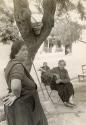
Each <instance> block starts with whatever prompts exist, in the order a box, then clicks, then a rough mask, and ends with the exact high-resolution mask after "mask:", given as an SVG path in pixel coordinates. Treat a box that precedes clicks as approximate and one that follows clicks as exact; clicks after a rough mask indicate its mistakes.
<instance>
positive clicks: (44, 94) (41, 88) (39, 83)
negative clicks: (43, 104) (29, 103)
mask: <svg viewBox="0 0 86 125" xmlns="http://www.w3.org/2000/svg"><path fill="white" fill-rule="evenodd" d="M31 62H32V65H33V68H34V71H35V73H36V77H37V80H38V82H39V85H40V88H41V90H42V93H43V96H44V98H45V94H44V91H43V88H42V85H41V83H40V80H39V77H38V74H37V71H36V68H35V65H34V63H33V61H32V59H31Z"/></svg>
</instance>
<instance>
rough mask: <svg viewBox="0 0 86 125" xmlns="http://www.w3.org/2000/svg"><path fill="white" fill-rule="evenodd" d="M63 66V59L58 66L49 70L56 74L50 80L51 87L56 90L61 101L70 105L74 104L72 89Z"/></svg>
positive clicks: (64, 64)
mask: <svg viewBox="0 0 86 125" xmlns="http://www.w3.org/2000/svg"><path fill="white" fill-rule="evenodd" d="M65 66H66V63H65V61H64V60H60V61H59V62H58V67H55V68H53V69H52V70H51V73H53V74H56V75H54V76H53V79H52V81H51V89H54V90H57V91H58V94H59V96H60V98H61V100H62V101H63V103H64V104H65V105H66V106H71V107H72V106H75V105H74V103H73V96H74V89H73V85H72V83H71V82H70V78H69V75H68V72H67V70H66V69H65Z"/></svg>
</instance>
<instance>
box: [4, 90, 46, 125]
mask: <svg viewBox="0 0 86 125" xmlns="http://www.w3.org/2000/svg"><path fill="white" fill-rule="evenodd" d="M5 113H6V118H7V122H8V125H48V122H47V119H46V116H45V114H44V111H43V109H42V106H41V104H40V101H39V96H38V93H37V92H35V93H34V95H33V96H28V95H27V96H22V97H20V98H19V99H17V100H16V101H15V102H14V103H13V105H12V106H10V107H7V106H5Z"/></svg>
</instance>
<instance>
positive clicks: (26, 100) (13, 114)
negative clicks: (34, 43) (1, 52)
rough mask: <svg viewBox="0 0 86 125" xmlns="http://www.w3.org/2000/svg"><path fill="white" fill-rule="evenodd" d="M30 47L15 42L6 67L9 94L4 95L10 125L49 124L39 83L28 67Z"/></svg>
mask: <svg viewBox="0 0 86 125" xmlns="http://www.w3.org/2000/svg"><path fill="white" fill-rule="evenodd" d="M27 57H28V48H27V46H26V45H25V44H24V43H23V42H21V41H20V42H18V41H17V42H14V43H13V45H12V48H11V54H10V61H9V63H8V64H7V66H6V68H5V78H6V81H7V85H8V90H9V92H8V95H7V96H5V97H3V102H4V105H5V112H6V118H7V122H8V125H47V124H48V122H47V119H46V116H45V114H44V111H43V108H42V106H41V103H40V100H39V96H38V92H37V85H36V83H35V81H34V80H33V78H32V76H31V75H30V74H29V72H28V71H27V69H26V66H25V62H26V61H27Z"/></svg>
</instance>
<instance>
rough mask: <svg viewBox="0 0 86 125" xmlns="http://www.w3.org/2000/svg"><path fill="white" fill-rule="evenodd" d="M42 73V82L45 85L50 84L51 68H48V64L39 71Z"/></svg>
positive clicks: (44, 64) (45, 63)
mask: <svg viewBox="0 0 86 125" xmlns="http://www.w3.org/2000/svg"><path fill="white" fill-rule="evenodd" d="M39 70H40V71H41V82H42V83H44V84H45V85H48V84H50V74H49V72H50V67H49V66H48V64H47V62H44V63H43V66H42V67H40V69H39Z"/></svg>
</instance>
